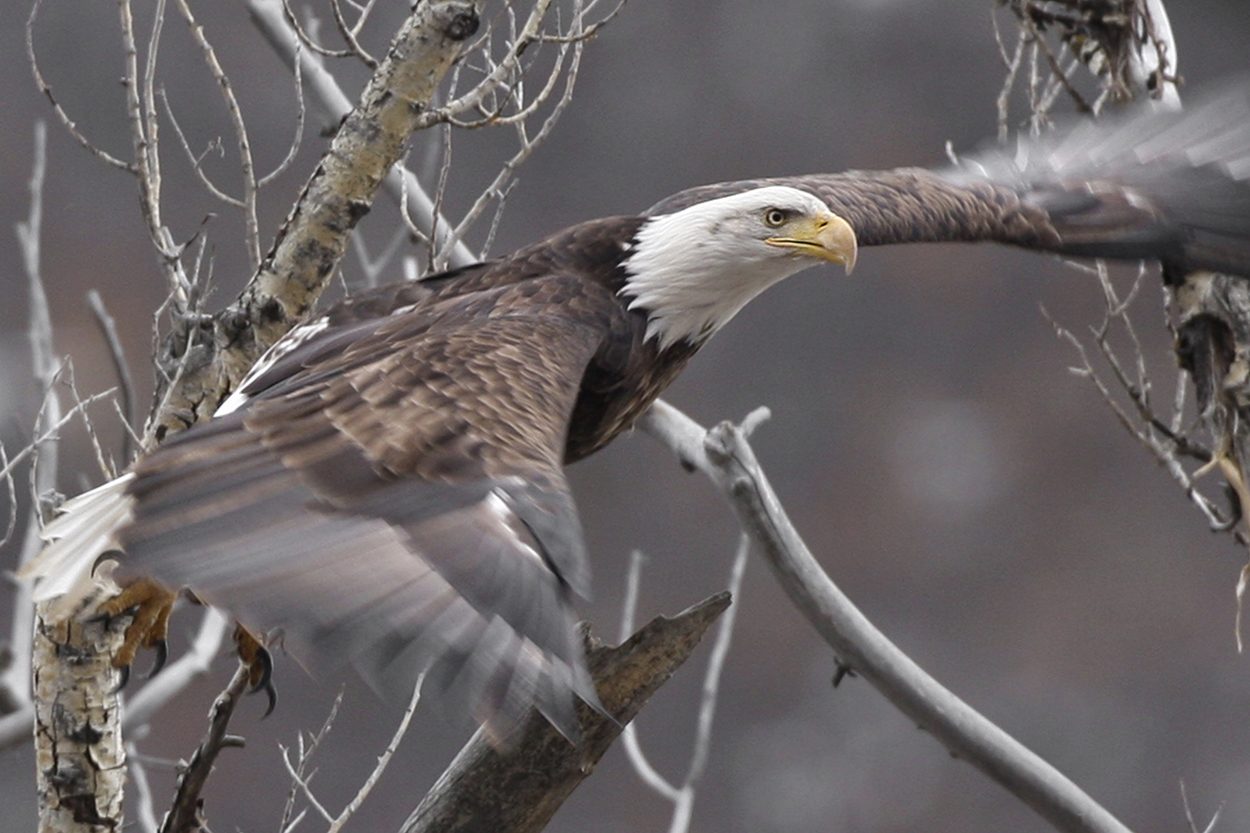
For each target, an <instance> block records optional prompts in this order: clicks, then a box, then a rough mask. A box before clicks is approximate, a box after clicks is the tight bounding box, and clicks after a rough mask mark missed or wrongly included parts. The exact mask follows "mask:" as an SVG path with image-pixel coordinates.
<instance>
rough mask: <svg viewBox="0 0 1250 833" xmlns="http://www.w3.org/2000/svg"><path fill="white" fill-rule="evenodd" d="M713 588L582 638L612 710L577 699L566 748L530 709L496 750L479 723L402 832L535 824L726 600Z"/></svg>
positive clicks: (513, 831) (512, 830)
mask: <svg viewBox="0 0 1250 833" xmlns="http://www.w3.org/2000/svg"><path fill="white" fill-rule="evenodd" d="M729 603H730V598H729V594H728V593H718V594H716V595H715V596H712V597H711V598H709V599H707V600H706V601H703V602H701V603H699V604H698V605H695V606H694V607H692V608H690V609H689V610H687V611H685V612H684V613H681V614H678V615H677V616H676V617H674V618H673V619H665V618H664V617H659V618H657V619H654V620H652V621H651V622H650V623H648V624H647V625H646V626H645V627H643V628H642V630H640V631H638V633H636V634H634V635H633V636H632V637H631V638H630V639H629V640H627V641H626V642H625V643H623V644H622V645H620V646H618V647H616V648H609V647H606V646H604V645H602V644H601V643H598V642H592V644H591V645H590V646H589V648H588V651H587V664H588V665H589V667H590V673H591V677H592V678H593V679H594V682H595V688H596V689H597V690H598V692H599V699H600V701H601V702H602V703H603V705H604V707H605V708H606V709H607V711H608V712H609V713H610V714H611V715H613V717H614V718H615V719H613V718H609V717H605V716H603V715H601V714H599V713H598V712H595V711H592V710H591V709H590V707H588V706H586V705H584V704H580V703H579V704H578V717H579V719H580V721H581V726H582V741H581V744H580V745H579V746H573V745H572V744H570V743H569V742H568V741H567V740H565V738H564V737H563V736H562V735H561V734H560V733H559V732H557V731H556V730H555V729H554V728H552V726H551V724H549V723H548V722H547V721H546V720H545V719H544V718H542V717H541V716H539V715H538V713H537V712H533V713H532V714H531V716H530V719H529V721H528V722H527V723H525V724H524V725H523V726H522V727H521V728H520V729H519V730H518V733H517V735H516V736H515V737H514V738H512V739H510V741H511V743H512V749H511V750H510V751H507V752H501V751H499V750H498V749H496V748H495V747H493V746H492V745H491V743H490V741H489V740H488V739H487V737H486V734H485V733H484V732H481V731H479V732H478V733H477V734H476V735H474V736H473V739H472V740H470V741H469V743H468V745H466V746H465V747H464V749H462V750H460V754H459V755H457V756H456V759H455V760H454V761H452V762H451V765H450V766H449V767H448V768H447V770H446V771H445V772H444V773H443V774H442V776H441V777H440V778H439V779H438V782H437V783H436V784H435V785H434V786H433V787H432V788H431V789H430V792H429V793H428V794H427V795H426V797H425V799H424V800H423V801H422V802H421V804H420V806H418V807H417V809H416V810H414V811H413V813H412V815H411V816H409V817H408V820H407V821H406V822H405V823H404V825H403V827H402V828H401V830H402V833H453V832H454V831H463V832H464V833H469V831H479V830H507V831H509V833H536V831H539V830H542V829H543V827H545V826H546V824H547V822H548V821H549V820H550V818H551V816H552V815H553V814H554V813H555V811H556V810H557V809H558V808H559V807H560V805H561V804H562V803H563V802H564V800H565V799H566V798H568V796H569V795H570V794H571V793H572V792H573V790H574V789H575V788H576V787H577V785H578V784H580V783H581V782H582V781H583V780H584V779H585V778H586V777H587V776H588V775H589V774H590V772H591V770H593V769H594V765H595V763H596V762H597V761H598V760H599V758H601V757H602V756H603V753H604V752H606V751H607V749H608V747H609V746H610V745H611V744H612V742H613V741H614V740H616V738H617V736H618V735H619V734H620V733H621V729H622V726H623V724H626V723H628V722H629V721H631V720H633V718H634V716H635V715H637V714H638V712H639V710H641V709H642V707H643V706H644V705H645V704H646V702H647V700H648V698H650V697H651V695H652V694H653V693H655V691H656V690H657V689H658V688H659V687H660V686H661V685H663V684H664V683H665V682H666V681H667V680H668V679H669V677H671V676H672V674H673V672H675V671H676V670H677V668H678V667H679V666H680V665H681V664H682V663H683V662H685V661H686V659H687V658H688V657H689V656H690V653H691V652H692V651H693V650H694V648H695V646H696V645H698V644H699V640H700V639H702V637H703V634H704V633H705V632H706V630H707V628H709V627H710V626H711V624H712V622H714V621H715V620H716V618H717V617H718V616H719V615H720V614H721V613H722V612H723V611H724V610H725V608H726V607H728V606H729Z"/></svg>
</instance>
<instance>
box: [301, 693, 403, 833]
mask: <svg viewBox="0 0 1250 833" xmlns="http://www.w3.org/2000/svg"><path fill="white" fill-rule="evenodd" d="M424 682H425V672H424V671H422V672H421V674H419V675H418V676H417V682H416V685H414V686H413V687H412V697H411V698H410V699H409V700H408V708H407V709H405V710H404V716H403V717H402V718H400V721H399V725H398V726H397V727H396V728H395V734H394V735H392V736H391V742H390V743H388V744H387V745H386V750H385V751H384V752H383V753H382V754H381V755H380V756H379V757H378V763H377V766H375V767H374V768H373V772H371V773H369V777H368V778H367V779H365V782H364V783H363V784H361V785H360V789H359V790H357V791H356V795H355V796H353V797H352V800H351V801H349V802H347V805H346V806H345V807H344V808H343V810H342V812H340V813H339V814H338V815H337V816H331V815H330V814H329V812H328V811H327V810H326V808H325V807H324V806H322V804H321V802H319V801H318V800H317V797H316V796H315V795H313V791H312V788H311V787H310V786H309V785H308V779H306V778H304V777H303V774H302V773H301V772H299V771H297V770H296V768H295V767H294V766H293V765H292V764H291V759H290V757H289V756H288V755H287V753H286V750H285V749H284V750H283V751H282V763H283V764H285V765H286V771H287V774H288V775H290V776H291V780H292V782H293V783H295V784H296V785H298V786H299V788H300V790H301V791H302V792H303V793H304V797H305V798H307V799H308V802H309V803H310V804H312V806H313V808H314V809H315V810H316V811H317V812H318V813H320V814H321V816H322V818H324V819H325V820H326V821H328V822H330V826H329V828H327V830H326V833H339V831H340V830H342V829H343V825H345V824H347V822H348V821H349V820H350V819H351V817H352V816H354V815H355V814H356V811H357V810H359V809H360V807H361V805H363V804H364V803H365V799H367V798H368V797H369V793H370V792H372V791H373V788H374V787H375V786H377V783H378V780H379V779H380V778H381V777H382V774H383V773H384V772H386V768H387V767H388V766H390V763H391V758H392V757H394V755H395V752H396V750H398V749H399V743H400V741H402V740H403V739H404V735H406V734H408V726H409V724H410V723H411V722H412V716H413V714H414V713H415V712H416V711H417V704H418V703H420V702H421V685H422V683H424ZM301 758H302V756H301ZM301 763H302V760H301Z"/></svg>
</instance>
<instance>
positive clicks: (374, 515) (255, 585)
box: [119, 275, 621, 738]
mask: <svg viewBox="0 0 1250 833" xmlns="http://www.w3.org/2000/svg"><path fill="white" fill-rule="evenodd" d="M553 293H556V294H559V296H560V297H561V298H563V299H564V302H563V303H559V304H553V303H552V302H551V301H552V298H551V297H550V296H551V295H552V294H553ZM427 294H428V293H427ZM405 300H408V298H405ZM618 310H620V306H619V304H616V303H615V300H614V299H613V298H612V297H611V296H610V294H609V293H608V292H607V291H606V290H603V289H598V288H595V287H594V286H593V285H590V284H587V283H586V282H584V281H580V280H577V279H576V278H572V277H566V276H560V275H553V276H549V277H548V278H545V279H543V280H541V281H537V282H534V283H533V284H527V285H525V286H519V285H504V286H500V287H496V288H494V289H489V290H479V291H475V292H472V293H469V295H468V296H467V297H461V296H454V297H433V298H432V299H431V300H429V301H428V302H426V303H424V304H423V303H417V304H415V306H412V307H411V308H410V309H405V310H403V311H401V312H400V313H399V314H395V315H389V316H383V317H379V318H377V319H376V320H368V319H366V320H360V319H359V318H354V319H352V320H342V321H341V328H342V329H336V327H335V326H334V325H333V324H332V323H328V324H327V325H325V326H324V327H322V328H321V329H318V330H317V331H316V332H315V333H312V335H311V336H310V335H308V334H305V335H304V336H303V340H302V341H301V343H299V344H298V345H296V346H295V347H294V348H292V349H290V350H289V351H287V352H285V353H283V354H282V355H280V356H278V358H277V359H276V361H275V362H273V363H272V364H271V365H270V367H269V368H268V369H267V370H266V371H265V372H264V373H262V374H260V375H259V376H258V377H257V379H256V380H253V382H252V383H249V384H250V385H251V387H250V389H249V390H248V391H247V396H246V397H244V398H241V399H240V400H239V401H237V402H236V407H235V410H233V411H232V412H230V413H228V414H226V415H223V416H220V417H218V418H217V419H215V420H213V421H212V422H210V423H209V424H207V425H205V426H203V427H201V428H198V429H192V430H191V431H188V432H185V433H183V434H181V435H179V436H177V437H174V438H172V439H171V441H170V442H168V443H167V444H166V445H165V446H163V447H162V448H161V449H158V450H157V451H156V452H154V453H153V454H151V455H149V456H148V457H146V458H145V459H144V460H142V461H141V462H140V463H139V464H138V465H137V466H136V468H135V473H134V479H133V481H131V482H130V483H129V484H128V487H127V494H128V495H129V497H130V498H131V499H132V502H133V520H132V521H131V522H130V523H129V524H128V525H127V526H126V527H125V528H124V529H123V530H122V531H121V535H120V541H121V544H122V547H123V549H124V550H125V551H126V558H125V560H124V562H123V567H122V572H120V573H119V575H120V576H122V577H124V576H125V575H126V571H129V572H131V573H144V574H148V575H152V576H154V577H156V578H158V579H159V580H161V581H164V582H166V583H168V584H170V585H171V586H186V587H190V588H191V589H192V590H193V591H194V592H195V593H196V594H197V595H198V596H200V597H201V598H202V599H204V600H205V601H206V602H208V603H210V604H214V605H217V606H220V607H222V608H224V609H226V610H229V611H231V612H232V613H233V614H235V615H236V616H238V617H239V619H240V621H242V622H243V623H244V624H245V625H246V626H248V627H249V628H251V629H253V630H254V631H257V632H260V633H269V634H274V635H280V636H281V640H282V644H283V645H284V646H285V647H286V648H287V649H288V650H289V651H290V652H291V653H292V654H294V655H295V656H296V658H297V659H300V660H301V662H303V663H305V664H307V665H309V666H310V667H312V668H319V667H324V666H327V665H335V664H338V663H340V662H350V663H351V664H352V665H354V666H355V667H356V668H357V669H358V670H359V671H360V672H361V673H362V675H363V676H364V677H365V678H366V679H367V680H368V681H369V682H370V684H371V685H373V686H374V687H375V688H378V689H379V690H381V691H383V692H385V693H388V694H391V695H393V696H395V697H396V698H403V697H406V696H407V694H408V693H409V691H410V690H411V686H412V684H413V682H414V681H415V679H416V676H417V674H418V673H420V672H421V671H422V670H423V669H427V668H428V669H430V670H431V672H432V673H433V676H434V681H435V682H436V683H437V684H438V685H439V686H440V687H442V688H443V689H445V690H446V691H447V692H448V696H449V699H452V700H453V701H454V702H457V703H464V704H465V706H466V710H467V712H468V713H470V714H473V715H474V716H475V717H476V718H477V719H478V720H480V721H483V722H485V723H486V724H487V726H488V728H489V729H490V731H491V732H492V734H493V735H494V736H495V737H499V738H502V737H504V736H506V735H507V733H508V731H510V727H511V726H512V725H513V724H514V723H515V721H516V720H518V719H519V718H520V716H521V715H522V714H523V713H524V711H525V709H526V708H527V707H528V706H529V705H530V704H537V705H538V707H539V708H540V709H541V710H542V711H543V713H544V714H546V715H547V717H548V718H549V719H550V720H551V721H552V722H553V724H555V725H556V726H557V727H558V728H559V729H560V730H561V731H562V732H564V733H565V734H567V735H569V736H570V737H573V736H574V735H575V734H576V731H577V728H576V721H575V719H574V717H573V714H574V713H573V710H572V694H573V693H576V694H577V695H578V696H580V697H581V698H582V699H584V700H586V701H587V702H590V703H591V704H597V698H596V695H595V693H594V689H593V686H592V684H591V683H590V679H589V675H588V674H587V673H586V670H585V667H584V660H583V657H582V649H581V644H580V640H579V639H578V637H577V635H576V631H575V622H576V619H575V616H574V613H573V608H572V601H573V597H574V595H576V594H578V593H585V592H586V591H587V589H588V586H589V568H588V566H587V559H586V556H585V546H584V543H583V540H582V533H581V528H580V525H579V522H578V519H577V513H576V508H575V506H574V503H573V499H572V496H571V495H570V493H569V488H568V483H567V481H566V479H565V476H564V472H563V469H562V462H561V461H562V458H563V455H564V448H565V443H566V439H567V434H568V424H569V418H570V415H571V413H572V411H573V406H574V403H575V401H576V399H577V395H578V391H579V388H580V384H581V378H582V375H583V373H584V371H585V368H586V366H587V364H588V362H590V360H591V358H592V357H593V356H594V355H595V353H596V351H598V350H599V349H600V347H601V345H602V342H603V341H604V339H605V334H606V333H608V332H609V330H610V329H611V320H610V319H611V316H613V315H619V314H621V313H620V312H618ZM343 318H344V316H341V315H340V319H343ZM326 320H327V321H328V322H334V321H335V318H334V315H333V314H331V315H329V316H328V317H327V319H326ZM346 331H350V337H348V336H344V332H346ZM261 382H263V383H265V384H267V385H268V386H267V387H266V386H264V384H261Z"/></svg>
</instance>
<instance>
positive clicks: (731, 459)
mask: <svg viewBox="0 0 1250 833" xmlns="http://www.w3.org/2000/svg"><path fill="white" fill-rule="evenodd" d="M639 427H640V428H641V429H642V430H643V431H644V432H646V433H647V434H649V435H650V436H651V437H653V438H654V439H656V440H658V441H659V442H660V443H661V444H663V445H664V446H666V447H667V448H669V450H670V451H672V452H673V453H674V454H675V455H676V457H677V459H678V460H679V461H680V462H681V463H682V464H683V465H688V466H693V467H694V468H697V469H698V470H699V471H702V472H703V473H704V474H705V475H707V476H708V478H709V479H711V480H712V482H713V483H714V484H715V485H716V487H717V488H718V489H720V491H721V492H722V494H724V496H725V498H726V499H727V500H728V501H729V503H730V505H731V506H733V508H734V511H735V512H736V513H737V514H738V518H739V521H740V522H741V523H742V525H743V528H744V529H746V530H747V531H748V532H749V533H750V534H751V537H752V538H753V539H754V540H755V542H756V543H757V544H758V545H759V546H760V548H761V549H762V551H763V553H764V555H765V557H766V558H767V560H768V564H769V566H770V567H771V568H772V570H773V574H774V575H775V576H776V577H777V579H778V581H780V583H781V586H782V588H783V589H784V590H785V591H786V594H787V595H788V596H789V597H790V600H791V601H792V602H793V603H794V605H795V607H797V608H798V610H799V611H800V612H801V613H803V615H804V616H805V617H806V618H807V620H808V622H809V623H810V624H811V625H812V626H813V627H814V628H815V629H816V631H817V632H818V633H819V634H820V635H821V636H822V637H824V639H825V641H826V642H828V643H829V645H830V646H831V647H832V648H833V650H834V651H835V652H836V653H837V655H838V657H839V658H840V660H841V661H842V662H844V663H845V664H847V665H849V666H850V667H851V668H853V669H854V670H855V672H856V673H858V674H859V675H860V676H862V677H864V678H865V679H866V680H868V681H869V682H870V683H871V684H872V685H873V687H874V688H876V689H877V690H878V691H880V692H881V693H882V694H883V695H885V697H886V699H888V700H889V701H890V702H891V703H893V704H894V706H895V707H896V708H897V709H899V710H900V711H901V712H903V713H904V714H905V715H907V717H908V718H910V719H911V720H913V721H915V722H916V724H917V725H919V726H920V727H921V728H923V729H924V730H926V731H927V732H929V733H930V734H931V735H933V736H934V737H935V738H936V739H937V740H938V741H939V742H940V743H942V745H943V746H945V747H946V748H947V749H948V750H950V752H951V754H953V755H956V756H958V757H960V758H963V759H964V760H966V761H968V762H969V763H970V764H972V765H973V766H975V767H976V768H977V769H979V770H981V771H982V772H983V773H985V774H986V775H988V776H989V777H990V778H991V779H993V780H994V781H997V782H998V783H999V784H1000V785H1002V786H1003V787H1004V788H1006V789H1007V790H1008V791H1009V792H1011V794H1012V795H1014V796H1016V797H1017V798H1018V799H1020V800H1021V801H1023V802H1024V803H1025V804H1026V805H1028V806H1029V807H1031V808H1032V809H1033V810H1035V811H1036V812H1037V813H1038V814H1039V815H1041V816H1042V817H1043V818H1045V819H1046V820H1047V821H1049V822H1050V823H1051V824H1052V825H1054V826H1055V828H1057V829H1058V830H1061V831H1065V833H1128V828H1127V827H1125V826H1124V825H1123V824H1121V823H1120V822H1119V821H1117V820H1116V819H1115V818H1114V817H1113V816H1112V815H1111V814H1110V813H1108V812H1107V811H1106V810H1105V809H1103V808H1102V807H1101V806H1099V805H1098V804H1097V803H1096V802H1094V800H1093V799H1091V798H1090V797H1089V796H1088V795H1086V794H1085V793H1084V792H1083V791H1082V790H1081V789H1080V788H1079V787H1077V786H1076V785H1075V784H1073V783H1072V782H1071V781H1069V780H1068V779H1067V778H1065V777H1064V776H1063V775H1062V774H1061V773H1060V772H1059V771H1058V770H1056V769H1055V768H1054V767H1052V766H1051V765H1050V764H1048V763H1047V762H1046V761H1044V760H1042V759H1041V758H1040V757H1038V756H1037V755H1036V754H1035V753H1033V752H1031V751H1030V750H1028V749H1027V748H1025V747H1024V746H1023V745H1022V744H1021V743H1020V742H1019V741H1017V740H1015V739H1014V738H1012V737H1011V736H1010V735H1008V734H1007V733H1006V732H1004V731H1003V730H1002V729H1000V728H998V727H997V726H995V725H994V724H993V723H991V722H990V721H989V720H987V719H986V718H985V717H983V716H982V715H980V714H979V713H977V712H976V711H975V710H974V709H972V708H971V707H970V706H968V704H966V703H964V702H963V701H962V700H960V699H959V698H958V697H956V696H955V695H954V694H953V693H951V692H950V691H948V690H947V689H946V688H944V687H943V686H942V685H941V684H940V683H938V682H937V681H936V680H934V679H933V678H932V677H930V676H929V675H928V674H926V673H925V672H924V670H923V669H921V668H920V667H919V666H918V665H916V663H915V662H913V661H912V660H911V659H910V658H909V657H908V656H907V655H906V654H904V653H903V652H902V651H900V650H899V649H898V648H897V647H895V646H894V644H893V643H891V642H890V641H889V640H888V639H886V637H885V636H884V634H882V633H881V632H880V631H878V630H877V629H876V628H875V627H873V625H872V623H870V622H869V621H868V619H867V618H866V617H865V616H864V615H863V614H862V613H860V611H859V610H858V609H857V608H856V607H855V605H854V604H852V603H851V601H850V600H849V599H848V598H847V597H846V596H845V595H844V594H843V593H842V591H841V590H839V589H838V587H837V586H836V585H835V584H834V583H833V581H832V580H831V579H830V578H829V576H828V575H827V574H826V573H825V571H824V570H823V569H822V568H821V566H820V564H819V563H818V562H817V561H816V559H815V558H814V557H813V556H812V554H811V552H810V551H809V550H808V549H807V546H806V545H805V544H804V543H803V540H802V538H801V537H800V536H799V534H798V532H797V531H796V530H795V529H794V527H793V525H792V524H791V523H790V520H789V518H788V517H787V516H786V513H785V510H784V509H783V508H782V507H781V503H780V501H779V500H778V499H777V495H776V494H775V493H774V492H773V490H772V487H771V486H770V485H769V483H768V478H767V477H766V476H765V475H764V472H763V470H762V469H761V468H760V466H759V463H758V462H757V461H756V459H755V455H754V453H753V452H752V451H751V447H750V445H748V444H747V441H746V437H745V436H744V432H743V431H742V429H741V428H739V427H737V426H735V425H732V424H731V423H727V422H724V423H721V424H720V425H718V426H716V427H715V428H713V429H712V430H711V431H707V430H705V429H704V428H703V427H702V426H700V425H698V424H697V423H695V422H694V421H693V420H691V419H690V418H689V417H687V416H686V415H684V414H682V413H681V412H680V411H678V410H677V409H676V408H674V407H673V406H671V405H669V404H667V403H665V402H662V401H661V402H657V403H656V404H655V405H653V406H652V408H651V410H650V411H649V412H648V413H647V415H646V416H644V417H643V419H642V420H641V422H640V425H639Z"/></svg>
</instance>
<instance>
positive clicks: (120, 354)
mask: <svg viewBox="0 0 1250 833" xmlns="http://www.w3.org/2000/svg"><path fill="white" fill-rule="evenodd" d="M87 306H88V307H89V308H90V309H91V314H92V317H94V318H95V323H96V326H97V327H99V328H100V335H101V336H103V337H104V343H105V344H106V345H108V350H109V358H110V359H112V361H113V372H114V373H115V374H116V375H117V384H118V393H119V395H120V397H121V405H120V407H121V412H122V415H123V417H124V419H125V428H126V430H125V431H123V432H122V463H123V465H125V464H128V463H129V462H130V460H131V459H132V458H133V456H134V440H133V438H134V427H135V422H136V420H137V416H136V414H135V383H134V379H133V378H132V377H131V375H130V365H129V363H127V361H126V351H125V349H124V348H123V347H122V340H121V338H120V337H119V336H118V335H117V322H115V321H114V320H113V316H111V315H109V313H108V310H107V309H105V308H104V299H103V298H101V297H100V293H99V292H97V291H96V290H94V289H92V290H89V291H88V292H87Z"/></svg>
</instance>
